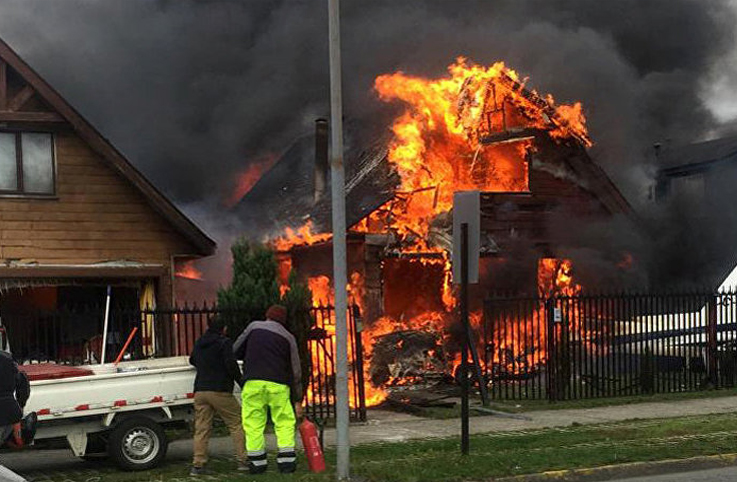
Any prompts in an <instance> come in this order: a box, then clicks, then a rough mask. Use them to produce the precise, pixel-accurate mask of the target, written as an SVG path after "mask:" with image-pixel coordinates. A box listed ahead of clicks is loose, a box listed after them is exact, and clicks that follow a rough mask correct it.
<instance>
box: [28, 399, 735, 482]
mask: <svg viewBox="0 0 737 482" xmlns="http://www.w3.org/2000/svg"><path fill="white" fill-rule="evenodd" d="M458 445H459V444H458V438H457V437H454V438H446V439H433V440H418V441H408V442H404V443H377V444H369V445H360V446H357V447H354V448H353V449H352V450H351V462H352V471H353V474H355V475H357V476H359V477H360V478H361V479H362V480H366V481H369V482H420V481H463V480H483V479H489V478H492V477H504V476H511V475H521V474H530V473H536V472H544V471H550V470H566V469H576V468H587V467H596V466H602V465H611V464H618V463H627V462H639V461H655V460H664V459H679V458H688V457H695V456H699V455H715V454H720V453H731V452H735V451H736V449H735V447H737V413H727V414H719V415H706V416H689V417H680V418H671V419H660V420H629V421H625V422H617V423H606V424H598V425H572V426H569V427H562V428H551V429H539V430H528V431H524V432H499V433H491V434H480V435H474V436H472V437H471V454H470V455H468V456H466V457H464V456H462V455H460V453H459V446H458ZM334 457H335V454H334V452H333V451H332V450H329V451H328V453H327V458H328V461H330V462H332V461H333V460H334ZM274 462H275V461H273V460H272V461H271V464H272V467H270V471H269V474H268V476H267V477H266V478H267V479H268V480H269V481H275V482H280V481H287V480H290V481H303V482H322V481H332V480H335V475H334V472H333V471H332V469H331V470H329V471H328V472H327V473H324V474H310V473H308V472H306V469H305V467H306V463H305V461H304V459H300V461H299V463H300V470H299V472H298V473H297V474H294V475H280V474H278V473H277V472H276V470H275V464H274ZM188 468H189V467H188V466H187V465H186V464H185V463H182V462H180V463H175V462H170V463H168V464H167V465H165V466H164V467H162V468H160V469H157V470H154V471H150V472H145V473H133V474H130V473H129V474H126V473H120V472H117V471H115V469H113V468H108V467H103V468H100V469H99V470H98V471H97V476H99V477H101V480H104V481H105V482H129V481H130V482H132V481H144V482H145V481H149V482H159V481H164V480H166V481H174V482H177V481H187V482H192V481H193V480H195V479H191V478H189V477H188V476H187V470H188ZM210 468H211V469H212V470H213V472H214V473H213V475H212V476H210V477H206V478H204V479H203V480H211V481H216V480H220V481H230V480H233V481H236V480H240V481H251V480H253V481H259V480H264V477H258V476H256V477H252V476H248V475H243V474H240V473H237V474H236V473H235V472H234V468H235V464H234V463H233V462H230V461H226V460H213V461H212V463H211V464H210ZM70 478H71V479H72V480H76V478H74V477H70ZM48 480H49V482H50V481H51V480H54V481H55V480H56V479H55V478H53V479H48ZM60 480H63V479H60ZM80 480H86V479H84V478H83V479H80ZM34 481H38V482H43V481H44V479H43V478H34Z"/></svg>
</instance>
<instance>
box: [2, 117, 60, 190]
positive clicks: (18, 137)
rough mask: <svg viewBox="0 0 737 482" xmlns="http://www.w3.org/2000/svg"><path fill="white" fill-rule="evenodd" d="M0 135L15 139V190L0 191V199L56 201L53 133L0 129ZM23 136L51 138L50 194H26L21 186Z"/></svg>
mask: <svg viewBox="0 0 737 482" xmlns="http://www.w3.org/2000/svg"><path fill="white" fill-rule="evenodd" d="M0 134H13V135H14V137H15V168H16V176H17V178H16V189H0V198H14V197H17V198H39V199H56V197H57V192H56V187H57V186H56V136H55V135H54V132H50V131H44V130H28V129H0ZM23 134H48V135H49V136H51V186H52V189H51V192H27V191H25V190H24V186H23V182H24V180H23V140H22V136H23Z"/></svg>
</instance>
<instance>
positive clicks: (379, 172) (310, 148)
mask: <svg viewBox="0 0 737 482" xmlns="http://www.w3.org/2000/svg"><path fill="white" fill-rule="evenodd" d="M387 144H388V137H386V136H383V137H381V136H380V137H379V139H377V140H375V141H374V142H371V143H367V144H364V145H362V146H361V147H350V146H349V147H348V148H347V149H346V152H345V156H344V162H345V186H346V224H347V225H348V226H349V227H350V226H353V225H354V224H356V223H358V222H359V221H360V220H361V219H363V218H364V217H366V216H367V215H368V214H370V213H371V212H373V211H374V210H375V209H376V208H378V207H379V206H381V205H382V204H384V203H385V202H387V201H389V200H390V199H391V198H392V197H393V196H394V190H395V188H396V187H397V186H398V185H399V177H398V175H397V174H396V172H395V171H394V170H393V169H392V167H391V165H390V164H389V162H388V161H387V159H386V145H387ZM314 176H315V138H314V136H312V135H306V136H303V137H301V138H299V139H297V140H296V141H295V142H294V143H293V144H292V145H291V146H290V147H289V148H288V149H287V150H286V151H285V152H284V154H283V155H282V156H281V158H280V159H279V160H278V161H277V163H276V164H275V165H274V167H272V168H271V169H270V170H269V171H268V172H266V173H265V174H264V175H263V176H262V177H261V178H260V179H259V180H258V182H257V183H256V184H255V185H254V186H253V188H252V189H251V190H250V191H249V192H248V193H247V194H246V195H245V196H244V197H243V199H242V200H241V201H240V202H239V203H238V204H237V205H236V206H235V208H234V210H235V212H236V213H237V215H238V216H239V218H240V219H242V220H244V221H246V223H247V225H249V226H252V227H254V228H255V229H256V230H257V231H258V233H259V234H262V233H264V232H281V231H283V229H284V228H285V227H288V226H290V227H294V226H301V225H303V224H304V223H305V222H306V221H308V220H311V221H312V223H313V226H314V228H315V229H314V232H326V231H329V229H330V226H331V195H330V175H329V172H328V175H327V185H326V191H325V194H324V196H323V197H322V198H321V199H320V200H319V201H318V202H317V203H315V201H314V180H315V177H314Z"/></svg>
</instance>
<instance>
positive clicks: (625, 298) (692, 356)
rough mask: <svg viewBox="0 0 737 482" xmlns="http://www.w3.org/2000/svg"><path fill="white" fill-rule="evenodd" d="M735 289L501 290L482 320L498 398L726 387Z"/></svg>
mask: <svg viewBox="0 0 737 482" xmlns="http://www.w3.org/2000/svg"><path fill="white" fill-rule="evenodd" d="M736 333H737V294H735V293H734V292H725V293H712V292H691V293H666V294H631V293H621V294H603V295H602V294H583V293H581V294H576V295H573V296H553V297H524V296H495V297H491V298H489V299H487V300H486V302H485V306H484V323H483V325H482V327H481V334H480V335H481V337H480V338H481V343H482V344H483V362H484V366H485V374H486V378H487V380H486V382H487V383H488V384H489V388H490V390H489V392H490V394H491V395H492V397H495V398H498V399H523V398H532V399H545V398H547V399H549V400H568V399H582V398H595V397H615V396H624V395H635V394H651V393H668V392H686V391H695V390H700V389H704V388H706V387H714V388H719V387H730V386H734V384H735V380H736V370H735V367H736V365H737V345H736V343H737V336H736Z"/></svg>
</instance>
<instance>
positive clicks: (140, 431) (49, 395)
mask: <svg viewBox="0 0 737 482" xmlns="http://www.w3.org/2000/svg"><path fill="white" fill-rule="evenodd" d="M20 368H21V370H23V371H24V372H25V373H26V374H27V375H28V377H29V379H31V397H30V398H29V400H28V403H27V405H26V407H25V412H26V413H29V412H31V411H33V412H36V413H37V414H38V428H37V432H36V438H35V443H36V444H37V445H39V446H44V445H47V446H49V445H50V446H53V445H54V443H55V442H65V443H66V444H67V445H68V446H69V447H70V448H71V449H72V452H73V453H74V455H76V456H78V457H84V458H86V457H91V456H101V455H107V456H109V457H111V458H112V459H113V460H114V461H115V462H116V463H117V464H118V466H120V467H121V468H123V469H125V470H144V469H148V468H151V467H154V466H156V465H157V464H158V463H160V462H161V461H162V459H163V458H164V456H165V455H166V449H167V437H166V434H165V432H164V428H165V427H167V426H172V425H184V424H186V422H188V421H190V420H191V419H192V415H193V404H194V400H193V398H194V394H193V393H192V389H193V385H194V376H195V370H194V368H193V367H191V366H190V365H189V363H188V360H187V358H186V357H172V358H161V359H151V360H143V361H128V362H121V363H119V364H118V365H117V366H114V365H112V364H107V365H87V366H81V367H69V366H66V365H55V364H39V365H23V366H21V367H20Z"/></svg>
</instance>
